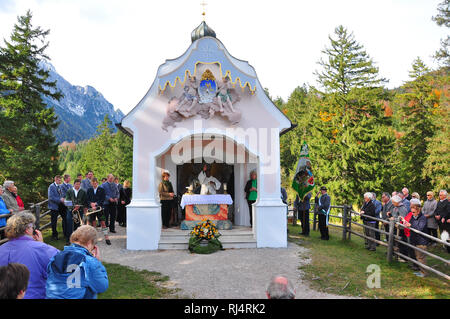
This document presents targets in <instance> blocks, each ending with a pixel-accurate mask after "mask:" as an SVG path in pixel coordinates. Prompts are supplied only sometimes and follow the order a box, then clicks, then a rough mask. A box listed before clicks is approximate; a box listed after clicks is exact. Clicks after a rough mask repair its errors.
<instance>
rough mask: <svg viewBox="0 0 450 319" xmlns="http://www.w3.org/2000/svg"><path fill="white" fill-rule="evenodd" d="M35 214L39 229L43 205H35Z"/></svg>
mask: <svg viewBox="0 0 450 319" xmlns="http://www.w3.org/2000/svg"><path fill="white" fill-rule="evenodd" d="M33 208H34V216H35V217H36V223H35V225H36V229H39V227H40V223H41V219H40V217H41V205H34V207H33Z"/></svg>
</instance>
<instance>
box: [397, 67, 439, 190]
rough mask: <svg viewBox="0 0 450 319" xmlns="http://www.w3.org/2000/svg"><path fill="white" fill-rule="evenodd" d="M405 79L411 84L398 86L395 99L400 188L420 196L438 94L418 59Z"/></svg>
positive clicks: (425, 180) (426, 181)
mask: <svg viewBox="0 0 450 319" xmlns="http://www.w3.org/2000/svg"><path fill="white" fill-rule="evenodd" d="M409 76H410V78H411V81H409V82H407V83H406V84H405V85H404V86H403V87H402V89H403V91H404V93H401V94H398V95H397V97H396V103H397V104H398V105H399V110H400V112H399V116H400V121H401V125H402V133H403V136H402V137H401V138H400V139H399V140H398V143H399V144H400V148H399V149H400V162H401V163H402V171H403V173H402V179H403V184H404V185H410V188H411V189H414V191H417V192H419V194H424V193H426V192H427V191H428V190H430V187H431V180H430V178H429V176H427V175H425V176H424V177H423V176H422V169H423V166H424V163H425V161H426V159H427V157H428V153H427V142H426V141H427V139H430V138H432V137H433V135H434V133H435V121H434V120H433V113H434V112H435V110H436V109H437V107H438V102H439V98H438V95H440V94H436V90H435V89H433V86H432V84H431V83H432V75H431V74H430V69H429V68H428V67H427V66H426V65H425V64H424V63H423V61H422V60H421V59H420V58H417V59H416V60H415V61H414V62H413V65H412V70H411V71H410V75H409Z"/></svg>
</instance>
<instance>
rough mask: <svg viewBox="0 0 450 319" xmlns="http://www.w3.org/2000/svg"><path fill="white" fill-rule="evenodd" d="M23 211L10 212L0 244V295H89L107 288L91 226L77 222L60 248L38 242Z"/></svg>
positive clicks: (40, 239)
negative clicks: (5, 240)
mask: <svg viewBox="0 0 450 319" xmlns="http://www.w3.org/2000/svg"><path fill="white" fill-rule="evenodd" d="M35 223H36V217H35V216H34V215H33V214H31V213H29V212H26V211H24V212H19V213H17V214H14V215H13V216H11V217H10V218H9V219H8V221H7V224H6V230H5V233H6V236H7V238H8V239H9V240H8V241H7V242H6V243H5V244H3V245H1V246H0V299H22V298H25V299H44V298H47V299H68V298H76V299H95V298H97V294H99V293H102V292H104V291H106V290H107V289H108V285H109V281H108V275H107V273H106V269H105V267H104V266H103V265H102V263H101V262H100V249H99V247H98V246H97V230H96V229H95V228H94V227H92V226H90V225H83V226H80V227H79V228H78V229H77V230H75V231H74V232H73V233H72V234H71V236H70V245H69V246H65V247H64V250H63V251H59V250H58V249H57V248H55V247H53V246H51V245H48V244H46V243H44V239H43V237H42V233H41V232H40V231H39V230H37V229H36V226H35Z"/></svg>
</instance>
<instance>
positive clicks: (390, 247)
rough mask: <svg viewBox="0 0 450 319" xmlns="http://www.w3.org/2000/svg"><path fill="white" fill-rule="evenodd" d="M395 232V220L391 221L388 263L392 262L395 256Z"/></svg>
mask: <svg viewBox="0 0 450 319" xmlns="http://www.w3.org/2000/svg"><path fill="white" fill-rule="evenodd" d="M394 230H395V220H394V219H392V220H389V239H388V252H387V261H388V262H389V263H390V262H392V257H393V254H394Z"/></svg>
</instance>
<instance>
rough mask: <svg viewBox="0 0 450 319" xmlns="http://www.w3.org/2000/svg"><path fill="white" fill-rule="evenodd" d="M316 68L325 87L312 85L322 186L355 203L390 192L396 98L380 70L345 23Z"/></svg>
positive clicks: (313, 147)
mask: <svg viewBox="0 0 450 319" xmlns="http://www.w3.org/2000/svg"><path fill="white" fill-rule="evenodd" d="M330 43H331V46H330V47H327V48H326V49H325V50H323V53H324V54H325V59H321V60H320V61H319V64H320V65H321V66H322V71H320V72H316V75H317V77H318V82H319V84H320V85H321V88H322V89H321V90H319V89H316V88H314V87H312V88H311V93H312V97H313V99H312V101H313V103H312V105H313V106H315V110H314V112H315V116H314V117H312V118H311V121H312V123H311V127H312V130H311V133H312V134H311V138H310V139H311V142H310V143H309V146H310V156H311V158H313V160H312V165H313V168H314V169H315V176H316V185H319V184H326V185H327V187H328V189H329V190H330V192H331V193H333V195H335V199H336V200H337V201H338V202H343V201H345V202H348V203H354V202H355V201H357V200H361V196H362V194H363V193H364V192H367V191H375V192H380V191H382V190H387V187H388V185H389V184H390V180H391V177H390V175H389V171H390V168H391V165H392V163H391V161H390V154H391V152H392V146H393V141H394V140H393V135H392V133H391V132H390V130H389V126H390V121H391V119H390V118H389V117H387V116H385V113H384V105H385V102H386V100H388V99H389V98H390V97H389V95H388V93H387V92H386V91H385V90H384V88H383V84H384V82H385V80H384V79H382V78H380V76H379V73H378V68H377V67H376V66H375V65H374V62H373V61H372V59H371V58H370V57H369V55H368V54H367V53H366V51H365V50H364V48H363V46H362V45H360V44H359V43H357V42H356V40H355V39H354V36H353V34H352V33H349V32H348V31H347V30H346V29H345V28H344V27H343V26H339V27H337V28H336V29H335V38H333V37H331V36H330Z"/></svg>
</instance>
